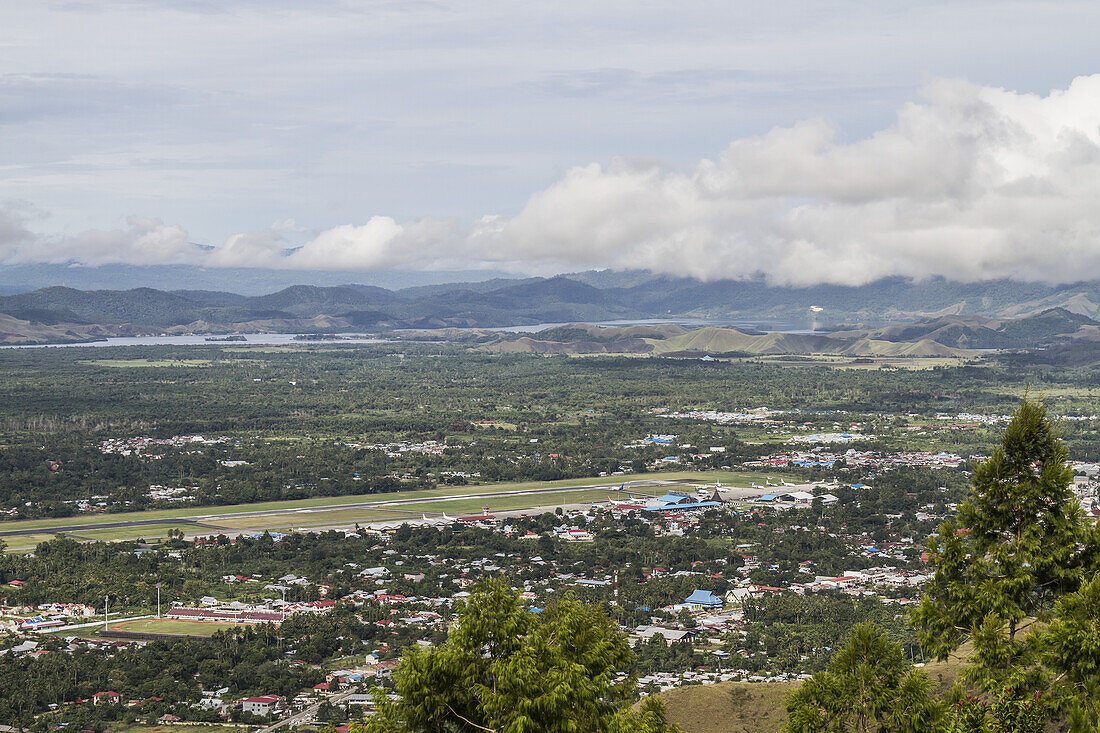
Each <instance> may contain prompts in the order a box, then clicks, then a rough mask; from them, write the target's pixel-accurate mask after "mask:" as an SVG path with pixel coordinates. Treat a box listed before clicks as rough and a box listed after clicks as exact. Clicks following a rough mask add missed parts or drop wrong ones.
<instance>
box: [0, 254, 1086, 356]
mask: <svg viewBox="0 0 1100 733" xmlns="http://www.w3.org/2000/svg"><path fill="white" fill-rule="evenodd" d="M1098 304H1100V282H1089V283H1079V284H1076V285H1069V286H1052V285H1044V284H1039V283H1017V282H1011V281H1004V280H1001V281H991V282H984V283H956V282H951V281H947V280H932V281H928V282H923V283H918V282H912V281H908V280H902V279H899V278H892V279H886V280H881V281H878V282H875V283H871V284H868V285H864V286H860V287H845V286H834V285H818V286H813V287H806V288H795V287H786V286H775V285H768V284H766V283H764V282H763V281H732V280H720V281H714V282H701V281H699V280H693V279H689V278H670V277H667V276H658V275H653V274H650V273H645V272H587V273H578V274H574V275H568V276H558V277H553V278H528V279H520V280H509V279H497V280H489V281H484V282H478V283H453V284H445V285H429V286H420V287H413V288H406V289H399V290H388V289H385V288H381V287H376V286H368V285H338V286H330V287H321V286H316V285H295V286H291V287H288V288H285V289H283V290H279V291H277V292H274V293H270V294H267V295H259V296H246V295H239V294H234V293H228V292H221V291H211V290H198V289H191V290H174V291H168V290H158V289H153V288H135V289H131V290H77V289H73V288H69V287H48V288H42V289H39V290H33V291H30V292H26V293H19V294H15V295H7V296H2V297H0V338H2V339H3V340H5V341H7V342H9V343H14V342H20V341H22V342H31V343H33V342H42V341H55V340H76V339H82V338H91V337H95V336H97V335H110V334H115V335H125V334H141V333H159V332H168V331H174V332H191V331H194V332H227V331H249V330H251V331H288V332H290V331H293V332H309V331H313V332H329V331H345V332H346V331H357V330H358V331H362V330H368V329H369V330H378V329H387V328H442V327H451V326H459V327H484V328H494V327H503V326H511V325H530V324H537V323H569V322H598V321H609V320H616V319H629V320H637V319H650V318H668V317H669V316H678V317H684V318H695V319H701V320H704V321H710V322H715V323H720V324H722V323H724V324H739V325H745V324H749V325H755V326H757V327H760V328H765V329H772V328H776V327H778V328H784V329H793V330H801V329H811V328H815V329H828V330H837V329H840V330H845V331H849V332H851V335H852V337H854V338H872V339H882V340H890V341H917V340H920V339H930V340H933V341H937V342H939V343H943V344H945V345H949V346H952V347H963V348H1002V347H1008V346H1019V345H1028V344H1030V343H1031V342H1032V341H1034V339H1035V338H1036V337H1039V336H1044V335H1046V334H1050V333H1051V332H1052V329H1053V332H1056V333H1072V332H1075V331H1078V330H1079V329H1081V328H1087V327H1092V326H1095V325H1096V324H1095V322H1094V321H1093V320H1092V319H1096V318H1098V317H1100V305H1098ZM1040 314H1046V315H1044V318H1045V319H1046V320H1045V321H1043V322H1037V321H1028V322H1027V323H1026V324H1025V325H1019V324H1021V323H1023V321H1021V320H1020V319H1027V318H1028V317H1031V316H1039V315H1040ZM1051 314H1053V315H1051ZM983 319H984V320H983ZM914 321H921V322H922V324H921V325H920V326H918V327H917V331H914V332H912V333H909V332H901V331H897V330H896V329H895V331H888V330H885V329H884V327H885V326H888V325H889V324H894V323H899V322H907V323H912V322H914ZM853 324H854V325H853ZM1013 324H1016V325H1013ZM876 329H878V330H876ZM918 332H919V333H918Z"/></svg>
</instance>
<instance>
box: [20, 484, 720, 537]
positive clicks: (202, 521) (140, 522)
mask: <svg viewBox="0 0 1100 733" xmlns="http://www.w3.org/2000/svg"><path fill="white" fill-rule="evenodd" d="M683 483H698V480H692V479H667V480H666V479H662V480H636V481H627V482H624V483H623V484H622V486H624V488H625V490H627V491H629V490H630V487H641V486H672V485H676V484H683ZM616 488H617V487H616V486H615V485H614V484H587V485H584V486H555V487H552V488H548V489H521V490H515V491H492V492H488V493H484V494H458V495H451V496H424V497H417V498H414V499H390V500H380V501H361V502H350V503H347V504H326V505H324V506H311V507H302V508H299V509H293V508H291V509H261V510H255V511H243V512H225V513H222V514H203V515H198V516H190V517H175V518H171V519H121V520H118V521H116V522H99V523H96V524H66V525H64V526H54V527H39V528H36V529H9V530H0V537H15V536H18V535H26V534H57V533H67V532H80V531H87V530H94V529H125V528H128V527H144V526H149V525H166V524H186V525H189V526H193V527H196V528H198V529H210V530H214V531H217V530H219V529H222V528H221V527H218V526H217V522H218V520H225V519H239V518H242V517H271V516H279V515H287V516H293V515H300V514H312V513H313V512H331V511H340V510H343V509H387V508H393V509H399V508H400V507H403V506H415V505H417V504H434V503H437V502H445V501H463V500H466V499H494V498H497V499H499V498H501V497H509V496H538V495H542V494H560V493H566V492H570V491H587V490H590V489H601V490H606V491H615V490H616Z"/></svg>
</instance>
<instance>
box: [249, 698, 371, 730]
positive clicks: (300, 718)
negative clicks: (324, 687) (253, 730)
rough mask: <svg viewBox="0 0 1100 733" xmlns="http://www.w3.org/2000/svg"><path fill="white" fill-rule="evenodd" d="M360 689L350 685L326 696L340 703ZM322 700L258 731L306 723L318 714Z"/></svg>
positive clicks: (329, 699)
mask: <svg viewBox="0 0 1100 733" xmlns="http://www.w3.org/2000/svg"><path fill="white" fill-rule="evenodd" d="M358 691H359V688H358V687H350V688H348V689H347V690H344V691H343V692H338V693H336V694H335V695H333V696H332V697H329V698H326V699H327V700H328V701H329V702H330V703H332V704H333V705H339V704H340V703H342V702H343V701H344V700H347V699H348V698H349V697H351V696H352V694H354V693H356V692H358ZM321 702H323V701H318V702H315V703H313V704H312V705H310V706H309V707H307V708H306V709H305V710H303V711H302V712H300V713H295V714H294V715H291V716H290V717H289V718H283V719H282V720H280V721H279V722H278V723H274V724H272V725H269V726H268V727H266V728H262V729H260V730H259V731H257V733H272V731H275V730H277V729H279V728H282V727H283V726H286V725H296V724H298V723H304V722H305V721H306V720H307V719H312V718H313V716H315V715H316V714H317V709H318V708H319V707H321Z"/></svg>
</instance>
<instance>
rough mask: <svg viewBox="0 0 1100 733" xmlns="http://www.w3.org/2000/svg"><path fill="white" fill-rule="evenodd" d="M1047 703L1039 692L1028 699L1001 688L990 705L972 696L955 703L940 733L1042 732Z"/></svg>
mask: <svg viewBox="0 0 1100 733" xmlns="http://www.w3.org/2000/svg"><path fill="white" fill-rule="evenodd" d="M1046 719H1047V706H1046V703H1045V702H1044V701H1043V699H1042V698H1041V697H1040V696H1039V695H1034V696H1032V697H1031V698H1028V699H1021V698H1018V697H1015V696H1014V694H1013V691H1012V690H1006V691H1004V692H1003V693H1002V694H1001V696H1000V697H999V698H998V699H997V701H996V702H994V703H993V704H992V705H987V704H986V703H984V702H982V701H981V700H979V699H977V698H975V697H965V698H963V699H961V700H959V701H958V702H957V703H955V705H954V706H952V708H951V712H950V714H949V715H948V716H947V721H946V724H945V726H944V729H943V733H1043V731H1044V730H1045V729H1046Z"/></svg>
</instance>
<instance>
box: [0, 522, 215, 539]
mask: <svg viewBox="0 0 1100 733" xmlns="http://www.w3.org/2000/svg"><path fill="white" fill-rule="evenodd" d="M0 529H2V527H0ZM169 529H179V530H183V531H184V532H186V531H187V530H188V529H191V530H194V527H193V526H192V525H189V524H143V525H140V526H137V527H116V528H110V529H84V530H80V531H78V532H70V533H68V534H71V535H72V536H74V537H78V538H81V539H88V540H99V541H102V542H110V541H111V540H125V539H133V538H137V537H142V538H147V539H154V538H158V537H159V538H163V537H166V536H168V530H169ZM59 531H61V530H59Z"/></svg>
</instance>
